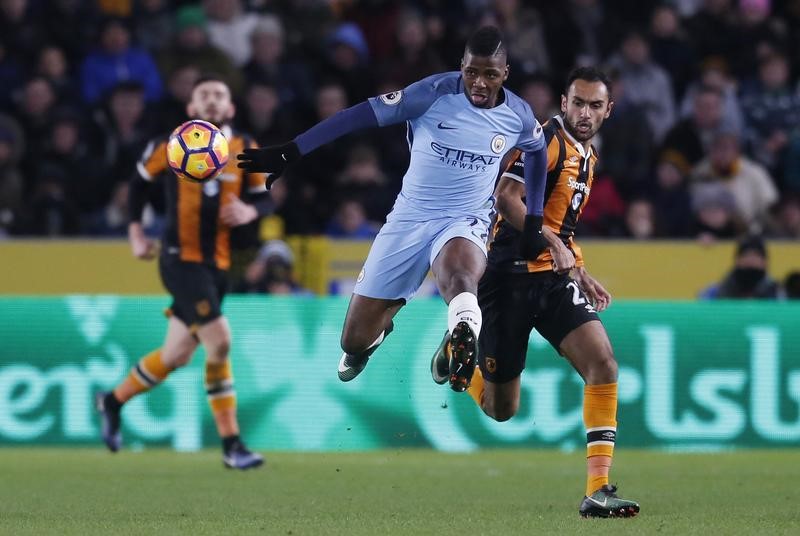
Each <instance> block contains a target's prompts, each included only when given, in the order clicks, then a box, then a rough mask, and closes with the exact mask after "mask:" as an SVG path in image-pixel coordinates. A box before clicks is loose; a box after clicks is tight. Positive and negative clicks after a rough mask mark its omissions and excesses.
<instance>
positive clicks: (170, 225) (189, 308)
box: [95, 76, 270, 469]
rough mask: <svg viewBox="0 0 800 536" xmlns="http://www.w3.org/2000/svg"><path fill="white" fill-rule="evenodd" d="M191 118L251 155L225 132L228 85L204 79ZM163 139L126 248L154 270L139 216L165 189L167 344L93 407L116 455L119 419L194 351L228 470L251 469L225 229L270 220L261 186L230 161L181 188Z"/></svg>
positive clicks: (155, 146) (133, 194)
mask: <svg viewBox="0 0 800 536" xmlns="http://www.w3.org/2000/svg"><path fill="white" fill-rule="evenodd" d="M186 111H187V114H188V115H189V117H191V118H196V119H202V120H204V121H208V122H210V123H213V124H215V125H217V126H218V127H219V128H220V129H221V130H222V132H223V134H225V137H226V138H227V139H228V144H229V147H230V154H236V153H238V152H241V151H242V150H243V149H244V148H246V147H255V146H256V145H255V142H253V141H252V140H251V139H250V138H249V137H247V136H245V135H242V134H240V133H237V132H234V131H232V129H231V127H230V126H229V122H230V120H231V119H232V118H233V116H234V113H235V108H234V105H233V102H232V101H231V92H230V89H229V87H228V85H227V84H226V83H225V82H224V81H222V80H221V79H219V78H217V77H215V76H206V77H202V78H200V80H198V81H197V82H196V83H195V86H194V89H193V90H192V95H191V100H190V101H189V103H188V105H187V108H186ZM167 141H168V137H167V136H163V137H162V138H159V139H156V140H153V141H152V142H151V143H150V144H149V145H148V147H147V149H145V152H144V155H143V157H142V159H141V161H140V162H139V163H138V165H137V169H138V173H137V174H136V175H135V176H134V177H133V178H132V179H131V182H130V203H129V208H130V218H131V222H130V224H129V226H128V239H129V241H130V245H131V249H132V251H133V255H134V256H135V257H136V258H139V259H143V260H151V259H153V258H155V257H156V255H159V254H158V251H157V250H158V247H157V244H156V243H155V242H154V241H152V240H150V239H149V238H148V237H147V236H146V235H145V233H144V231H143V229H142V223H141V219H142V213H143V210H144V206H145V204H146V202H147V192H148V190H149V188H151V187H153V186H155V185H156V183H161V184H160V185H159V186H162V187H163V188H164V191H165V197H166V206H167V209H166V210H167V214H166V226H165V229H164V234H163V237H162V245H161V248H160V249H161V251H160V255H159V263H158V264H159V273H160V275H161V281H162V282H163V283H164V286H165V287H166V288H167V290H168V291H169V293H170V294H171V295H172V298H173V302H172V305H171V307H170V309H169V311H168V318H169V319H168V323H167V334H166V337H165V339H164V344H163V345H162V346H161V347H160V348H157V349H155V350H153V351H152V352H150V353H149V354H147V355H146V356H144V357H142V358H141V359H140V360H139V362H138V363H137V364H136V366H135V367H133V369H131V372H130V374H129V375H128V377H127V378H125V380H123V381H122V383H120V384H119V385H117V387H116V388H115V389H114V390H113V391H110V392H103V393H98V394H97V395H96V398H95V403H96V407H97V410H98V411H99V412H100V414H101V418H102V435H103V441H104V442H105V444H106V446H107V447H108V448H109V449H110V450H111V451H112V452H116V451H117V450H118V449H119V448H120V446H121V442H122V438H121V433H120V427H121V415H120V411H121V409H122V407H123V405H124V404H125V403H126V402H127V401H128V400H130V399H131V398H132V397H134V396H136V395H139V394H142V393H144V392H146V391H148V390H150V389H152V388H153V387H155V386H157V385H158V384H159V383H161V382H162V381H164V380H165V379H166V378H167V376H168V375H169V374H170V373H171V372H172V371H173V370H175V369H177V368H179V367H182V366H184V365H186V364H187V363H189V361H190V360H191V358H192V354H194V351H195V350H196V349H197V347H198V345H200V344H202V345H203V347H204V348H205V351H206V370H205V387H206V392H207V394H208V402H209V405H210V406H211V411H212V413H213V415H214V422H215V424H216V427H217V432H218V433H219V435H220V437H221V438H222V450H223V456H222V460H223V463H224V464H225V466H226V467H229V468H236V469H248V468H251V467H257V466H259V465H261V464H262V463H263V462H264V459H263V457H262V456H261V455H260V454H257V453H254V452H251V451H249V450H248V449H247V447H246V446H245V445H244V443H243V442H242V440H241V438H240V437H239V424H238V421H237V419H236V392H235V391H234V388H233V376H232V373H231V363H230V359H229V358H228V355H229V352H230V346H231V332H230V328H229V326H228V321H227V320H226V318H225V317H224V316H222V312H221V309H220V308H221V304H222V299H223V297H224V296H225V292H226V289H227V285H228V281H227V270H228V268H229V267H230V234H231V228H232V227H237V226H240V225H245V224H247V223H250V222H251V221H253V220H255V219H256V218H258V217H260V216H262V215H264V214H266V213H268V212H269V208H270V202H269V194H268V193H267V191H266V187H265V177H264V176H263V175H257V174H250V175H247V174H245V173H244V172H243V171H242V170H241V169H239V168H237V166H236V165H235V163H234V160H233V159H231V160H230V161H229V162H228V164H227V165H226V167H225V169H224V170H223V171H222V173H221V174H220V175H219V176H218V177H217V178H215V179H212V180H210V181H207V182H205V183H202V184H201V183H197V182H192V181H190V180H187V179H181V178H178V177H177V176H176V175H175V174H174V173H172V172H171V171H170V170H169V167H168V164H167V154H166V153H167V151H166V144H167Z"/></svg>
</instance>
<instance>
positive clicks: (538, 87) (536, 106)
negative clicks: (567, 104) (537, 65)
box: [519, 75, 608, 124]
mask: <svg viewBox="0 0 800 536" xmlns="http://www.w3.org/2000/svg"><path fill="white" fill-rule="evenodd" d="M519 96H520V97H522V98H523V99H525V102H527V103H528V104H529V105H530V107H531V108H532V109H533V113H534V114H535V115H536V119H537V120H538V121H539V123H542V124H544V122H545V121H548V120H549V119H550V118H551V117H553V116H554V115H556V114H558V113H559V111H560V110H559V108H558V104H557V102H556V94H555V92H554V91H553V86H552V85H551V84H550V80H549V79H548V78H547V77H546V76H544V75H532V76H529V77H527V78H526V79H525V80H524V81H523V82H522V85H521V86H520V89H519ZM606 121H608V120H606Z"/></svg>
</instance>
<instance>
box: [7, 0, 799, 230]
mask: <svg viewBox="0 0 800 536" xmlns="http://www.w3.org/2000/svg"><path fill="white" fill-rule="evenodd" d="M487 23H491V24H494V25H496V26H498V27H499V28H500V29H501V30H502V32H503V33H504V35H505V37H506V41H507V44H508V48H509V54H510V56H509V62H510V65H511V76H510V78H509V80H508V83H507V85H508V87H510V88H511V89H512V90H514V91H516V92H518V94H520V95H521V96H522V97H523V98H525V99H526V100H527V101H528V102H530V104H531V105H532V106H533V107H534V110H535V111H536V114H537V116H538V118H539V120H540V121H545V120H547V119H548V118H549V117H551V116H552V115H553V114H555V113H557V112H558V109H559V104H560V96H561V93H562V92H563V81H564V79H565V77H566V75H567V73H568V72H569V71H570V70H571V69H572V68H573V67H574V66H576V65H586V64H595V65H600V66H602V67H603V68H605V69H606V70H607V72H608V73H609V74H610V76H611V79H612V92H613V99H614V102H615V107H614V110H613V112H612V115H611V117H610V119H608V120H607V122H606V124H605V125H604V127H603V129H602V131H601V134H600V136H599V137H598V138H597V141H598V143H597V148H598V150H599V154H600V159H599V161H598V167H597V170H596V179H595V183H594V185H593V187H592V196H591V202H590V203H589V204H588V206H587V208H586V210H585V212H584V215H583V218H582V221H581V226H580V228H579V230H578V233H579V236H603V237H630V238H632V239H651V238H699V239H701V240H714V239H715V238H734V237H739V236H742V235H743V234H746V233H761V234H764V235H765V236H767V237H771V238H777V237H780V238H794V239H796V238H800V90H798V83H797V80H798V78H797V75H798V74H800V47H798V46H797V43H798V42H800V0H673V1H671V2H670V1H667V2H663V3H656V2H642V1H640V0H614V1H611V0H608V1H601V0H564V1H563V2H552V1H547V0H204V1H202V2H189V1H167V0H138V1H135V0H0V236H10V235H22V236H30V235H38V236H74V235H93V236H122V235H124V234H125V230H126V218H127V215H126V205H127V184H126V183H127V180H128V179H129V177H130V176H131V174H133V173H135V168H136V162H137V160H138V158H139V156H140V154H141V153H142V151H143V149H144V148H145V146H146V143H147V141H148V139H150V138H151V137H153V136H156V135H159V134H163V133H165V132H169V131H171V130H172V129H173V128H174V127H175V126H177V125H178V124H180V123H181V122H182V121H183V120H185V119H186V117H185V111H184V110H185V102H186V100H187V98H188V95H189V93H190V90H191V87H192V84H193V82H194V81H195V80H196V79H197V78H198V77H199V76H200V75H201V73H205V72H214V73H218V74H221V75H222V76H224V77H225V78H226V79H227V80H228V81H229V83H230V86H231V88H232V89H233V91H234V95H235V98H236V102H237V105H238V113H237V117H236V125H235V126H236V127H237V128H239V129H241V130H243V131H245V132H248V133H250V134H252V135H253V136H254V137H255V138H256V140H257V141H258V142H259V143H260V144H272V143H278V142H283V141H286V140H287V139H290V138H292V137H294V136H295V135H296V134H298V133H300V132H301V131H302V130H304V129H306V128H308V127H309V126H311V125H313V124H314V123H316V122H317V121H319V120H321V119H324V118H326V117H328V116H330V115H332V114H335V113H336V112H337V111H339V110H341V109H343V108H345V107H347V106H350V105H353V104H356V103H358V102H359V101H361V100H363V99H365V98H367V97H369V96H373V95H376V94H380V93H384V92H388V91H391V90H395V89H399V88H402V87H404V86H405V85H407V84H409V83H411V82H414V81H416V80H418V79H420V78H423V77H425V76H427V75H429V74H433V73H436V72H440V71H445V70H456V69H458V67H459V60H460V58H461V55H462V52H463V45H464V42H465V40H466V38H467V36H468V35H469V34H470V33H471V31H473V30H474V29H475V28H476V27H478V26H480V25H482V24H487ZM407 161H408V149H407V144H406V133H405V127H404V126H402V125H398V126H395V127H389V128H384V129H379V130H372V131H368V132H362V133H358V134H354V135H350V136H347V137H345V138H342V139H340V140H338V141H336V142H334V143H331V144H329V145H327V146H325V147H323V148H321V149H319V150H317V151H315V152H314V153H312V154H310V155H308V157H306V158H304V159H303V160H301V161H300V162H299V163H298V164H297V165H295V166H293V167H292V168H290V170H289V171H288V172H287V174H286V176H285V177H284V179H282V180H281V181H279V182H278V183H277V184H278V185H277V188H276V189H275V191H274V193H273V197H274V198H275V204H276V207H277V208H276V215H275V216H274V218H277V219H278V220H279V225H278V228H279V229H280V233H279V234H329V235H331V236H337V237H356V238H369V237H372V236H374V234H375V233H376V231H377V229H379V227H380V224H381V222H382V221H383V220H384V218H385V215H386V214H387V212H388V211H389V210H390V209H391V206H392V202H393V199H394V197H395V195H396V194H397V192H398V191H399V188H400V181H401V178H402V175H403V173H404V171H405V169H406V164H407ZM157 208H158V207H156V209H157ZM274 218H273V219H274Z"/></svg>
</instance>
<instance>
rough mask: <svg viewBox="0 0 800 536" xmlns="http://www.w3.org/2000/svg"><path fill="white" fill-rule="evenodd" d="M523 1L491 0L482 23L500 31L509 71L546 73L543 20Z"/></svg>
mask: <svg viewBox="0 0 800 536" xmlns="http://www.w3.org/2000/svg"><path fill="white" fill-rule="evenodd" d="M525 4H527V2H526V3H523V2H521V1H520V0H493V1H492V8H493V9H492V11H491V12H490V13H488V14H487V15H488V16H487V17H484V19H483V20H482V21H481V22H482V23H483V24H492V25H495V26H497V27H498V28H500V31H501V32H503V37H504V38H505V42H506V46H507V47H508V61H509V63H510V64H511V65H512V73H513V72H515V71H517V70H518V71H519V72H520V73H521V74H524V75H531V74H535V73H549V72H550V56H549V54H548V43H547V40H546V39H545V24H544V19H543V17H542V16H541V14H540V13H539V12H538V11H537V10H536V9H534V8H532V7H530V5H525ZM440 70H441V69H435V71H440ZM419 78H420V77H416V79H417V80H419Z"/></svg>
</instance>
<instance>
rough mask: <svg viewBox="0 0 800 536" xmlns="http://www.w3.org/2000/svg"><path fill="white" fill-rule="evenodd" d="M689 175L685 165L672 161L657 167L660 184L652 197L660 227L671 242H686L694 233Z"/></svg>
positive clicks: (664, 160)
mask: <svg viewBox="0 0 800 536" xmlns="http://www.w3.org/2000/svg"><path fill="white" fill-rule="evenodd" d="M688 172H689V169H688V168H687V167H686V166H684V165H683V163H682V162H680V161H674V160H671V159H670V158H669V157H662V158H661V159H660V160H659V161H658V163H657V164H656V169H655V175H656V181H655V182H656V183H655V187H654V189H653V194H652V199H653V208H654V209H655V219H656V227H657V228H658V229H659V230H661V231H662V232H663V234H664V236H668V237H670V238H685V237H688V236H690V235H691V232H692V220H693V217H692V197H691V195H690V194H689V187H688V184H687V179H688Z"/></svg>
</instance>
